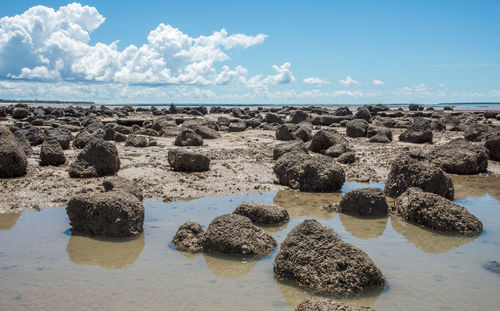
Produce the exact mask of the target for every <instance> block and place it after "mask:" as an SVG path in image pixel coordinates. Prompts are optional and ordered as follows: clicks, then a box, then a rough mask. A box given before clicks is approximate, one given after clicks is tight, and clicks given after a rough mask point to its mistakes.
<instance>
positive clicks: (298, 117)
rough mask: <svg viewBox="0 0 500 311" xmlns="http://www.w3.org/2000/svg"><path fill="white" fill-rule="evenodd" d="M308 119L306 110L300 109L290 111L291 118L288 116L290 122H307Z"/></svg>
mask: <svg viewBox="0 0 500 311" xmlns="http://www.w3.org/2000/svg"><path fill="white" fill-rule="evenodd" d="M310 119H311V117H310V116H309V114H308V113H307V112H304V111H302V110H297V111H294V112H293V113H292V115H291V118H290V123H294V124H297V123H300V122H307V121H309V120H310Z"/></svg>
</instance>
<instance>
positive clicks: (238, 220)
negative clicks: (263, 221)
mask: <svg viewBox="0 0 500 311" xmlns="http://www.w3.org/2000/svg"><path fill="white" fill-rule="evenodd" d="M276 245H277V243H276V240H275V239H274V238H273V237H272V236H270V235H269V234H267V233H266V232H265V231H264V230H262V229H261V228H259V227H257V226H255V225H254V224H252V221H251V220H250V219H249V218H247V217H244V216H241V215H236V214H226V215H222V216H218V217H216V218H215V219H214V220H212V222H211V223H210V225H209V226H208V229H207V232H206V239H205V243H204V244H203V250H204V251H207V252H212V253H221V254H227V255H237V256H245V257H264V256H266V255H267V254H269V253H270V252H271V251H272V250H273V249H275V248H276Z"/></svg>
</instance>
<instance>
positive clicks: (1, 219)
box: [0, 213, 21, 230]
mask: <svg viewBox="0 0 500 311" xmlns="http://www.w3.org/2000/svg"><path fill="white" fill-rule="evenodd" d="M19 216H21V213H6V214H0V230H10V229H11V228H12V227H14V225H15V224H16V222H17V220H18V219H19Z"/></svg>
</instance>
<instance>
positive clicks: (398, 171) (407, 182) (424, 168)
mask: <svg viewBox="0 0 500 311" xmlns="http://www.w3.org/2000/svg"><path fill="white" fill-rule="evenodd" d="M412 187H417V188H420V189H422V190H423V191H426V192H431V193H435V194H438V195H440V196H443V197H445V198H447V199H450V200H453V197H454V188H453V182H452V180H451V178H450V177H449V176H448V175H447V174H446V173H445V172H443V170H441V168H439V167H438V166H436V165H435V164H433V163H431V162H429V161H426V160H425V159H423V158H422V157H419V156H415V155H412V154H406V153H402V154H401V155H399V157H398V158H396V159H395V160H394V162H393V163H392V165H391V168H390V171H389V176H388V177H387V181H386V182H385V193H386V195H388V196H390V197H392V198H396V197H398V196H399V195H401V194H402V193H403V192H405V191H406V190H407V189H409V188H412Z"/></svg>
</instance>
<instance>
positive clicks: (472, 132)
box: [464, 123, 491, 142]
mask: <svg viewBox="0 0 500 311" xmlns="http://www.w3.org/2000/svg"><path fill="white" fill-rule="evenodd" d="M490 131H491V129H490V127H489V126H488V125H486V124H477V123H474V124H471V125H468V126H467V127H466V128H465V131H464V137H465V139H467V140H469V141H473V142H480V141H484V140H486V138H487V137H488V136H489V134H490Z"/></svg>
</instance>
